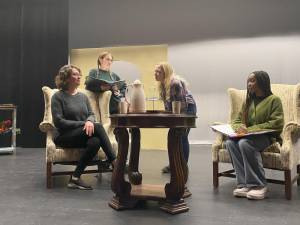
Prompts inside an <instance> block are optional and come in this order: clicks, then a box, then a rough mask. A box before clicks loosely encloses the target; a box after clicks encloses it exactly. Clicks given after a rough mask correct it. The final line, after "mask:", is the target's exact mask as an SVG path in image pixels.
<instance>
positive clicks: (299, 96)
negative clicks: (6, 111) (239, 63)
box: [228, 83, 300, 124]
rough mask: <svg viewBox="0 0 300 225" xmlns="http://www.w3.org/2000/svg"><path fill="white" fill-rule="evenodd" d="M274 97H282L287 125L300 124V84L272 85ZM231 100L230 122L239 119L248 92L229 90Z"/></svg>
mask: <svg viewBox="0 0 300 225" xmlns="http://www.w3.org/2000/svg"><path fill="white" fill-rule="evenodd" d="M271 90H272V92H273V94H274V95H276V96H278V97H280V99H281V101H282V107H283V112H284V122H285V124H286V123H288V122H290V121H295V122H297V123H299V122H300V83H299V84H296V85H288V84H272V85H271ZM228 95H229V98H230V121H232V120H233V119H234V118H236V117H237V115H238V113H239V111H240V110H241V108H242V105H243V103H244V102H245V100H246V90H238V89H235V88H229V89H228Z"/></svg>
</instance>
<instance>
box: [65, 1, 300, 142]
mask: <svg viewBox="0 0 300 225" xmlns="http://www.w3.org/2000/svg"><path fill="white" fill-rule="evenodd" d="M69 7H70V8H69V9H70V12H69V48H90V47H112V46H122V45H141V44H168V45H169V61H170V62H171V63H172V64H173V66H174V68H175V70H176V72H177V73H178V74H181V75H182V76H183V77H185V78H186V79H187V80H188V81H189V82H190V89H191V90H192V91H193V93H194V95H195V97H196V99H197V103H198V111H199V113H198V116H199V119H198V124H197V125H198V128H197V129H194V130H193V131H192V132H191V135H190V137H191V140H192V141H194V142H211V141H212V140H213V137H214V135H213V134H212V133H211V132H210V131H209V129H208V125H209V124H210V123H211V122H213V121H226V120H227V118H228V99H227V95H226V90H227V88H228V87H237V88H244V87H245V80H246V77H247V75H248V74H249V73H250V72H251V71H253V70H261V69H263V70H266V71H267V72H269V74H270V75H271V80H272V82H273V83H291V84H294V83H297V82H299V78H298V77H299V71H300V64H299V63H298V60H299V58H300V13H299V9H300V1H298V0H285V1H283V0H252V1H249V0H185V1H183V0H182V1H180V0H152V1H147V0H123V1H118V0H110V1H99V0H86V1H81V0H70V1H69Z"/></svg>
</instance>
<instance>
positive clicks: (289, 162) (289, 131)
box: [280, 121, 300, 169]
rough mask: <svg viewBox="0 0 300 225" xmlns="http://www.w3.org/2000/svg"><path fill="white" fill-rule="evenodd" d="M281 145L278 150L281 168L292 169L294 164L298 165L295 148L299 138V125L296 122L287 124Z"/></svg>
mask: <svg viewBox="0 0 300 225" xmlns="http://www.w3.org/2000/svg"><path fill="white" fill-rule="evenodd" d="M282 137H283V138H282V139H283V143H282V146H281V149H280V156H281V159H282V164H283V168H286V169H292V167H293V165H294V163H298V157H299V155H298V154H299V153H297V149H296V147H295V144H296V142H297V141H298V139H299V137H300V124H298V123H296V122H293V121H292V122H289V123H287V124H286V125H285V126H284V128H283V132H282Z"/></svg>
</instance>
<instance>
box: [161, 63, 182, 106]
mask: <svg viewBox="0 0 300 225" xmlns="http://www.w3.org/2000/svg"><path fill="white" fill-rule="evenodd" d="M157 66H158V67H160V69H161V71H162V72H163V74H164V79H163V81H162V82H159V85H158V92H159V96H160V98H161V99H162V100H163V101H166V100H169V99H170V88H171V80H172V78H175V79H177V80H180V81H182V82H183V83H184V86H185V87H184V88H186V85H187V83H186V81H185V80H184V79H183V78H182V77H180V76H179V75H177V74H175V72H174V69H173V67H172V66H171V65H170V64H169V63H167V62H160V63H159V64H157Z"/></svg>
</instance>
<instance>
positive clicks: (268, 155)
mask: <svg viewBox="0 0 300 225" xmlns="http://www.w3.org/2000/svg"><path fill="white" fill-rule="evenodd" d="M271 89H272V92H273V94H275V95H277V96H279V97H280V98H281V101H282V105H283V111H284V120H285V121H284V124H285V125H284V128H283V132H282V134H281V137H282V139H283V143H282V145H280V144H279V143H278V142H275V143H273V144H272V145H271V146H269V147H268V148H267V149H265V150H264V151H263V152H262V158H263V165H264V167H265V168H268V169H273V170H279V171H283V172H284V180H274V179H267V181H268V182H270V183H277V184H284V185H285V196H286V198H287V199H291V197H292V184H293V183H294V182H295V181H296V180H297V183H298V185H299V173H300V166H299V164H300V161H299V160H300V158H299V156H300V155H299V152H300V149H299V148H300V143H298V144H297V141H299V140H298V139H299V136H300V135H299V134H300V84H297V85H285V84H272V85H271ZM228 94H229V97H230V103H231V111H230V120H232V119H234V118H235V117H236V116H237V114H238V112H239V111H240V109H241V107H242V103H243V102H244V101H245V98H246V90H237V89H233V88H229V89H228ZM224 140H225V137H224V136H223V135H222V134H219V133H217V138H216V140H215V142H214V143H213V145H212V158H213V185H214V187H215V188H217V187H218V186H219V177H221V176H224V177H235V174H234V170H228V171H223V172H220V171H219V163H231V159H230V156H229V152H228V151H227V150H226V149H225V144H224ZM297 146H298V148H297Z"/></svg>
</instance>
